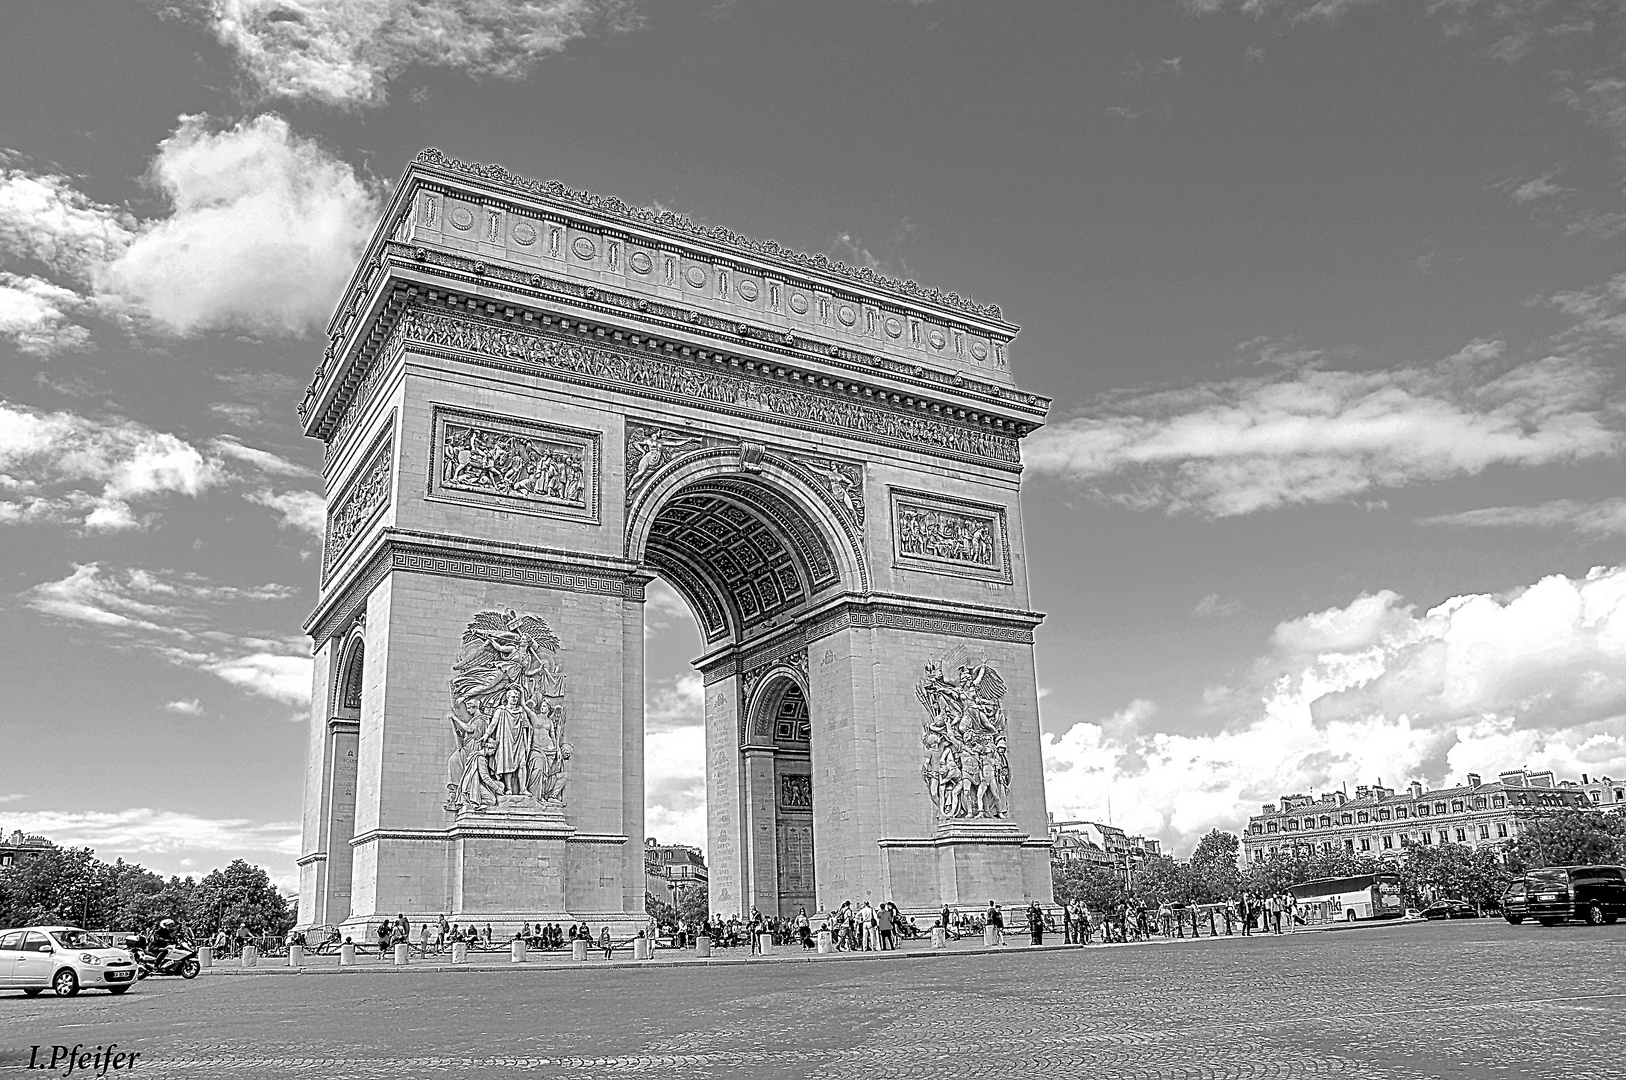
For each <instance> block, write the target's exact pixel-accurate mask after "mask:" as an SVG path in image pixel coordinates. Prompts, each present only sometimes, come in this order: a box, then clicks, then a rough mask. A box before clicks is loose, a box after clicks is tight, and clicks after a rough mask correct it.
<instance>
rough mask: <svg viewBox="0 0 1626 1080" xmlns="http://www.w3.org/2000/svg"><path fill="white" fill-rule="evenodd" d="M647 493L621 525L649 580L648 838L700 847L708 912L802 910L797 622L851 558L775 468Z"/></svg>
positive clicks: (830, 526)
mask: <svg viewBox="0 0 1626 1080" xmlns="http://www.w3.org/2000/svg"><path fill="white" fill-rule="evenodd" d="M680 464H681V463H680ZM651 488H652V489H653V490H652V491H651V492H650V498H649V499H648V500H647V501H646V502H645V503H644V505H643V506H642V507H635V508H634V514H635V516H634V518H633V520H632V521H631V523H630V525H629V535H630V536H631V538H632V540H631V545H632V551H631V552H629V553H630V554H633V555H634V557H635V558H639V559H640V561H641V562H642V563H643V565H645V566H646V567H647V569H648V570H649V571H650V573H651V574H652V575H653V576H655V577H656V579H657V580H656V581H655V582H652V583H651V585H650V588H649V592H648V599H647V600H646V607H645V681H644V685H645V716H646V739H645V746H646V753H645V769H646V788H645V793H646V794H645V813H646V829H647V832H648V834H649V835H651V836H655V837H657V838H658V839H660V840H661V841H663V842H668V843H670V842H679V843H686V844H693V845H695V846H699V847H702V848H703V849H704V850H705V852H706V856H707V861H708V864H709V875H710V890H711V900H712V903H711V909H712V911H714V912H716V913H719V914H722V915H723V916H725V917H727V916H729V915H732V914H735V913H738V914H740V915H741V916H745V915H748V914H749V913H750V912H751V910H753V909H755V910H758V911H760V912H762V913H763V914H764V915H770V916H771V915H780V916H783V917H787V918H789V917H793V916H795V915H796V914H797V913H798V912H799V911H801V910H803V909H805V910H806V911H807V912H808V913H809V915H811V914H812V913H814V912H815V911H817V910H818V907H819V896H818V888H817V871H816V859H815V852H816V850H817V838H816V835H815V832H816V830H815V826H814V813H813V809H814V800H815V798H816V794H815V792H816V788H817V786H818V785H817V782H816V780H815V776H816V768H815V762H814V757H813V739H812V726H813V722H814V719H815V716H814V712H815V710H814V706H813V705H812V699H811V694H810V688H809V686H808V681H807V659H806V657H807V651H806V650H807V646H806V640H805V636H804V635H805V625H804V620H803V619H802V616H804V615H805V614H806V613H807V612H808V611H809V610H810V609H811V608H813V607H814V606H816V605H818V604H819V603H822V602H824V601H826V600H828V599H829V598H831V597H834V596H839V595H840V594H841V593H842V592H844V591H846V590H848V589H850V588H854V587H856V586H857V584H858V580H857V579H858V577H859V575H858V574H857V573H855V572H854V568H855V567H857V566H861V559H862V556H861V553H860V552H859V551H858V550H857V548H856V546H855V545H853V544H851V543H850V542H849V539H848V538H847V537H846V536H844V535H843V533H842V532H841V531H840V528H839V525H840V523H839V521H836V520H834V515H833V513H832V512H831V511H830V509H829V508H827V507H823V506H821V505H819V502H818V499H819V492H818V490H817V489H816V488H814V487H813V486H811V485H807V484H805V482H803V481H802V480H801V479H800V478H798V477H796V476H794V475H792V474H789V473H788V471H787V472H786V473H783V474H779V473H776V471H774V470H773V469H772V463H771V462H770V464H769V468H768V469H766V470H764V471H762V472H758V473H755V474H751V475H742V474H741V472H740V471H739V469H738V467H737V466H736V467H735V468H733V469H731V470H728V471H726V472H714V473H712V474H710V475H707V474H705V473H701V474H700V475H697V476H690V477H688V478H674V479H673V480H672V481H671V482H669V483H667V484H665V485H664V486H663V485H661V484H660V483H659V482H657V483H656V484H652V485H651ZM639 509H642V510H643V513H642V515H639V514H638V513H637V511H638V510H639ZM680 604H681V606H682V608H683V609H684V610H686V611H687V613H688V614H689V615H690V616H692V620H691V619H685V618H683V617H682V615H681V614H678V613H677V612H676V610H675V609H676V608H678V606H679V605H680ZM686 650H687V651H686ZM702 818H703V819H704V823H705V824H704V831H703V832H702V831H701V828H700V824H701V820H702Z"/></svg>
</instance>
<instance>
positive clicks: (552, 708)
mask: <svg viewBox="0 0 1626 1080" xmlns="http://www.w3.org/2000/svg"><path fill="white" fill-rule="evenodd" d="M558 648H559V639H558V638H556V637H555V636H554V635H553V631H552V630H550V629H548V624H547V623H546V622H544V621H543V620H542V619H541V618H540V617H539V616H536V615H530V614H525V615H517V614H515V613H514V611H513V610H512V609H509V610H507V611H479V612H476V613H475V615H474V618H473V619H472V620H471V621H470V622H469V625H468V628H467V629H465V630H464V631H463V650H462V654H461V655H460V656H459V657H458V660H457V662H456V663H455V664H453V665H452V679H451V691H452V711H451V712H449V713H448V714H447V715H446V719H447V721H448V722H450V724H451V726H452V731H453V733H454V734H455V735H456V737H457V751H456V752H455V753H453V754H452V758H451V761H450V763H449V770H448V777H447V784H446V789H447V791H448V792H450V798H448V799H447V802H446V809H447V810H451V811H463V810H468V811H471V812H475V813H481V812H484V811H486V810H489V809H491V808H492V807H495V806H497V805H498V804H499V803H500V802H502V800H503V797H504V796H519V797H521V800H522V802H528V803H533V804H536V805H555V806H558V805H562V804H563V803H564V797H565V762H567V761H569V760H570V754H571V746H570V744H569V743H568V742H566V741H565V704H564V701H565V676H564V673H563V672H561V671H560V670H559V664H558V661H557V660H556V659H555V658H554V656H553V654H554V653H555V652H556V651H557V650H558Z"/></svg>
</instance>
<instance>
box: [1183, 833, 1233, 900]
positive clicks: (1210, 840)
mask: <svg viewBox="0 0 1626 1080" xmlns="http://www.w3.org/2000/svg"><path fill="white" fill-rule="evenodd" d="M1241 853H1242V840H1241V838H1240V837H1238V836H1237V835H1236V834H1235V833H1228V832H1220V831H1219V830H1218V829H1215V830H1213V831H1212V832H1210V833H1209V834H1208V835H1207V836H1205V837H1203V838H1202V839H1201V840H1199V841H1197V847H1196V848H1195V849H1194V850H1193V851H1192V853H1191V860H1190V866H1191V899H1192V900H1193V901H1194V902H1195V903H1199V904H1217V903H1220V902H1221V901H1224V900H1234V899H1235V898H1236V897H1237V895H1238V894H1239V893H1240V892H1241V891H1242V870H1241V869H1240V867H1239V866H1238V859H1239V857H1240V856H1241Z"/></svg>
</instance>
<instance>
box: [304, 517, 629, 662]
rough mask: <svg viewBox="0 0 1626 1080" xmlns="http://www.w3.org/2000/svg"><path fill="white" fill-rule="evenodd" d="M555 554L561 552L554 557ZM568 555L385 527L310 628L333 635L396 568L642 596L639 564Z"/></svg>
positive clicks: (317, 636)
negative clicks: (590, 561) (599, 561)
mask: <svg viewBox="0 0 1626 1080" xmlns="http://www.w3.org/2000/svg"><path fill="white" fill-rule="evenodd" d="M553 554H556V555H557V557H550V555H553ZM568 555H569V553H568V552H558V553H551V552H547V551H546V549H540V550H537V549H532V550H527V549H522V548H518V547H516V546H514V545H503V546H502V548H501V549H499V550H491V547H490V546H489V544H488V543H487V542H482V541H479V540H474V539H469V538H460V537H436V536H432V535H430V534H422V533H413V532H409V531H406V530H401V529H385V530H383V532H382V533H381V534H380V535H379V538H378V540H377V542H376V544H375V545H374V547H373V549H372V550H371V552H370V553H369V555H368V557H367V560H366V561H365V562H364V563H363V564H362V565H361V566H360V567H359V568H358V569H357V570H356V571H355V572H353V573H352V574H351V575H350V576H349V578H348V580H347V581H346V582H345V584H344V586H343V587H342V588H340V589H338V590H337V591H335V592H334V593H332V594H330V595H329V596H326V597H324V598H323V600H322V601H321V603H320V604H319V605H318V606H317V609H316V611H315V612H314V613H312V616H311V618H310V619H309V620H308V621H307V623H306V632H307V633H308V634H310V636H311V637H312V638H313V639H314V640H316V641H318V642H321V641H326V640H327V639H328V638H330V637H332V636H333V634H334V633H335V632H337V631H338V629H339V628H340V627H342V626H344V625H345V624H346V623H347V622H349V621H350V620H351V619H352V618H354V617H355V614H356V612H357V611H358V610H360V609H361V608H362V607H363V606H364V605H365V604H366V602H367V597H368V596H369V595H371V593H372V591H373V590H374V589H375V588H377V587H378V584H379V582H381V581H383V580H384V578H385V577H387V576H388V575H389V574H390V572H391V571H395V570H400V571H403V572H407V573H419V574H440V575H443V576H446V577H461V578H470V579H473V580H476V581H489V582H494V583H497V584H503V585H525V586H529V587H532V588H542V589H555V590H559V591H563V592H584V593H595V594H598V595H602V596H615V597H619V598H621V599H631V600H638V599H642V598H643V592H644V582H645V581H646V580H647V575H645V574H642V573H639V572H638V571H637V570H636V569H635V568H633V567H630V566H598V565H591V564H589V565H586V566H584V565H582V564H581V563H573V562H571V561H569V560H568Z"/></svg>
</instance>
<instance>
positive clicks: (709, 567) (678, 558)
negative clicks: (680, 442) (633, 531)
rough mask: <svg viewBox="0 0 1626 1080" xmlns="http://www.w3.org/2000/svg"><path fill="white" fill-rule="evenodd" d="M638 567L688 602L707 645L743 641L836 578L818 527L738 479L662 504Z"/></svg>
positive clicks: (693, 488)
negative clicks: (739, 638)
mask: <svg viewBox="0 0 1626 1080" xmlns="http://www.w3.org/2000/svg"><path fill="white" fill-rule="evenodd" d="M644 561H645V562H647V563H648V564H649V566H650V567H651V568H652V569H654V570H655V571H657V572H659V573H660V574H661V575H662V576H663V577H665V578H666V579H667V580H668V581H670V582H671V583H672V585H673V587H674V588H676V589H677V590H678V591H679V592H681V593H682V594H683V595H684V597H685V598H686V599H687V600H688V601H689V604H690V606H691V607H693V609H694V612H695V616H696V618H697V619H698V620H699V622H700V628H701V632H702V633H703V634H704V635H705V638H706V640H707V641H708V642H711V641H717V640H720V639H723V638H726V637H728V636H730V635H731V634H733V635H737V636H744V635H746V634H749V633H750V632H751V631H753V630H756V629H758V628H760V627H763V626H765V625H767V624H769V623H771V622H773V621H774V620H775V619H776V618H777V617H779V616H781V615H787V614H789V613H791V612H793V611H795V610H796V609H797V608H799V607H800V606H801V605H803V604H805V603H806V602H807V601H809V600H810V599H812V598H813V596H814V595H815V594H817V593H818V592H819V591H820V590H822V589H825V588H827V587H828V586H831V585H834V584H836V583H837V582H839V581H840V579H841V572H840V568H839V565H838V563H837V561H836V556H835V553H834V552H833V551H832V550H831V547H830V544H829V542H828V541H827V540H826V539H825V537H824V535H823V532H822V530H821V529H820V527H819V526H818V524H817V523H815V522H814V521H812V520H811V519H810V518H809V517H808V515H807V514H806V513H805V512H804V511H803V510H801V509H800V508H799V507H798V506H797V505H796V504H795V503H793V502H792V501H791V500H789V499H787V498H786V497H784V496H783V495H781V494H779V493H778V492H776V491H774V490H773V489H772V488H771V487H769V486H768V485H767V484H765V483H762V482H760V481H754V480H744V479H738V478H731V479H712V480H704V481H700V482H698V483H695V484H692V485H689V486H686V487H684V488H683V489H681V490H680V491H678V492H677V493H676V494H675V495H673V496H671V497H670V498H668V499H667V500H666V502H665V504H664V505H663V506H662V507H661V509H660V512H659V513H658V514H656V516H655V520H654V522H653V523H652V524H651V526H650V529H649V539H648V542H647V544H646V546H645V550H644Z"/></svg>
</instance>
